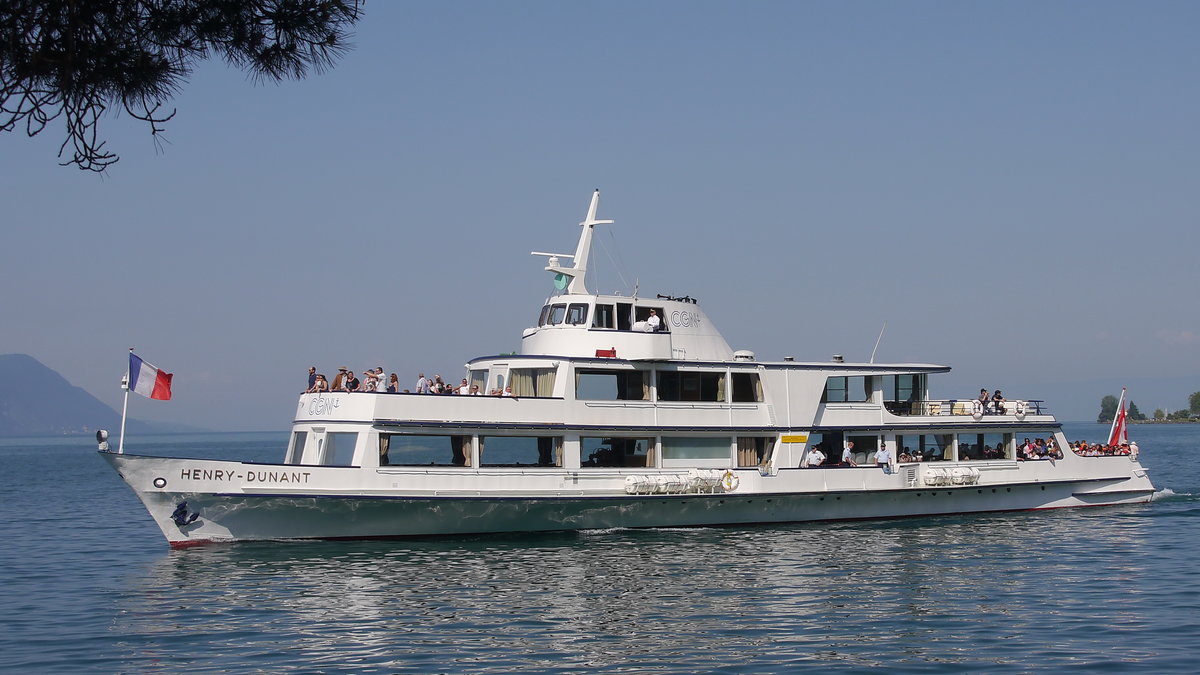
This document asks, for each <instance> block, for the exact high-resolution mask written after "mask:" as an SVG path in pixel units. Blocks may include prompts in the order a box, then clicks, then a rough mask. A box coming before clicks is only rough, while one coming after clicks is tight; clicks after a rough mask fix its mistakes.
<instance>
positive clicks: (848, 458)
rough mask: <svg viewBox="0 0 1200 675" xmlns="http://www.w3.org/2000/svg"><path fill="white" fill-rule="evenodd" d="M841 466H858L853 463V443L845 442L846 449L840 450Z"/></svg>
mask: <svg viewBox="0 0 1200 675" xmlns="http://www.w3.org/2000/svg"><path fill="white" fill-rule="evenodd" d="M842 466H858V465H857V464H855V463H854V441H846V448H845V449H844V450H842Z"/></svg>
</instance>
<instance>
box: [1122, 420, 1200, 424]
mask: <svg viewBox="0 0 1200 675" xmlns="http://www.w3.org/2000/svg"><path fill="white" fill-rule="evenodd" d="M1129 423H1130V424H1200V420H1129Z"/></svg>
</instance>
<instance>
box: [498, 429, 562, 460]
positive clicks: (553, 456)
mask: <svg viewBox="0 0 1200 675" xmlns="http://www.w3.org/2000/svg"><path fill="white" fill-rule="evenodd" d="M479 466H509V467H518V466H546V467H554V466H562V437H561V436H480V437H479Z"/></svg>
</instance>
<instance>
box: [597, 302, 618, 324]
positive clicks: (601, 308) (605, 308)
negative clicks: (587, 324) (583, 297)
mask: <svg viewBox="0 0 1200 675" xmlns="http://www.w3.org/2000/svg"><path fill="white" fill-rule="evenodd" d="M616 327H617V313H616V310H615V309H614V306H613V305H596V309H595V311H594V312H593V313H592V328H616Z"/></svg>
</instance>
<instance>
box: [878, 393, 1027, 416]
mask: <svg viewBox="0 0 1200 675" xmlns="http://www.w3.org/2000/svg"><path fill="white" fill-rule="evenodd" d="M1044 404H1045V401H1039V400H1033V399H1009V400H1006V401H1004V403H1003V406H1004V410H1003V411H999V410H997V409H996V406H995V405H993V404H991V403H989V404H987V405H986V406H982V405H980V404H979V401H977V400H974V399H969V398H967V399H945V400H938V401H886V402H884V404H883V406H884V407H885V408H887V410H888V412H890V413H892V414H893V415H900V416H903V417H910V416H914V415H915V416H922V417H938V416H943V415H947V416H958V415H963V416H967V417H995V416H1004V417H1024V416H1025V415H1042V414H1045V413H1044V412H1043V411H1042V408H1043V405H1044Z"/></svg>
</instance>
